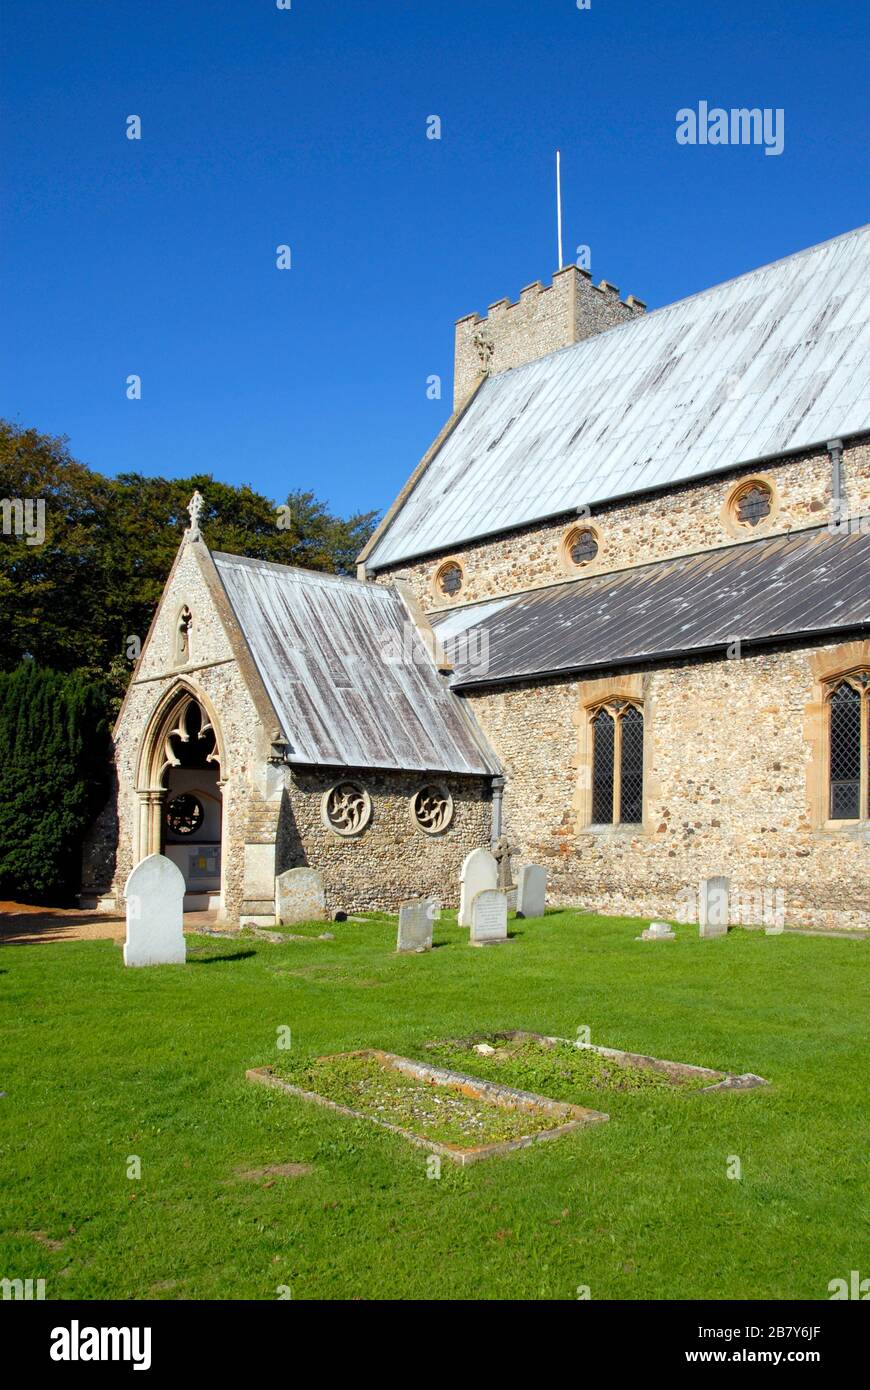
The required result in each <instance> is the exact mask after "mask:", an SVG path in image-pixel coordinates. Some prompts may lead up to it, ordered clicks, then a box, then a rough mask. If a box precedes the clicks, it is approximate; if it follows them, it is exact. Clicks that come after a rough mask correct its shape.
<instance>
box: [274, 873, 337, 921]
mask: <svg viewBox="0 0 870 1390" xmlns="http://www.w3.org/2000/svg"><path fill="white" fill-rule="evenodd" d="M275 917H276V919H277V922H278V925H279V926H282V927H289V926H292V924H293V923H294V922H324V921H325V920H326V893H325V892H324V888H323V875H322V874H321V872H320V870H319V869H309V868H305V867H302V868H299V869H285V870H284V872H283V874H278V876H277V878H276V879H275Z"/></svg>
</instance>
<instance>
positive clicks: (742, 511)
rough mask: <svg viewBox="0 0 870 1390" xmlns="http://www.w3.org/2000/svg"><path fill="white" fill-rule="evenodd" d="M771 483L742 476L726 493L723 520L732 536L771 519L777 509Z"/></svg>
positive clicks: (753, 528)
mask: <svg viewBox="0 0 870 1390" xmlns="http://www.w3.org/2000/svg"><path fill="white" fill-rule="evenodd" d="M777 506H778V504H777V499H776V494H775V492H774V488H773V485H772V484H771V483H769V482H768V481H767V480H766V479H765V478H744V479H743V481H742V482H740V483H738V484H737V486H736V487H734V488H732V490H731V492H730V493H729V494H728V497H727V499H726V502H725V505H724V508H723V521H724V523H725V526H726V529H727V530H729V531H730V532H731V534H732V535H733V536H736V535H739V534H740V532H742V531H754V530H755V528H756V527H758V526H762V527H763V526H765V525H766V524H767V523H769V522H770V521H772V520H773V519H774V517H775V514H776V511H777Z"/></svg>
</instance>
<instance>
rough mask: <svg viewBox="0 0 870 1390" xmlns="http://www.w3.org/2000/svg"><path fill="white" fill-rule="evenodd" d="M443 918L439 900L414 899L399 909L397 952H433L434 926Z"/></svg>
mask: <svg viewBox="0 0 870 1390" xmlns="http://www.w3.org/2000/svg"><path fill="white" fill-rule="evenodd" d="M440 916H441V904H440V902H439V901H438V899H437V898H413V899H412V900H411V901H410V902H406V903H402V905H401V906H400V908H399V934H398V937H397V938H396V950H397V951H431V950H432V926H433V923H434V922H436V921H437V920H438V918H439V917H440Z"/></svg>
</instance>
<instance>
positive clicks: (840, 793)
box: [828, 671, 870, 820]
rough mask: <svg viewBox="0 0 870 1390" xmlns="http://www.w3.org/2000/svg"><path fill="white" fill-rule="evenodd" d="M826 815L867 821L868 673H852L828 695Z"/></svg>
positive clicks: (869, 802)
mask: <svg viewBox="0 0 870 1390" xmlns="http://www.w3.org/2000/svg"><path fill="white" fill-rule="evenodd" d="M828 750H829V756H828V815H829V816H830V819H831V820H867V819H870V673H868V672H867V671H859V672H855V673H853V674H852V675H849V676H845V677H844V678H843V679H842V680H840V681H837V682H836V683H835V684H832V685H831V686H830V687H829V691H828Z"/></svg>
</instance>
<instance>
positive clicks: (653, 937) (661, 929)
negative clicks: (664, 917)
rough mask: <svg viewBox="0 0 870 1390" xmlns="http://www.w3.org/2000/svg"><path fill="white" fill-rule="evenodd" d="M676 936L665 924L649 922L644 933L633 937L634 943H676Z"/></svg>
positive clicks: (671, 928)
mask: <svg viewBox="0 0 870 1390" xmlns="http://www.w3.org/2000/svg"><path fill="white" fill-rule="evenodd" d="M676 939H677V934H676V932H675V931H674V929H673V927H671V926H670V925H669V924H668V923H667V922H650V924H649V926H648V927H647V929H646V931H642V932H641V934H640V936H638V937H635V940H636V941H676Z"/></svg>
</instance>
